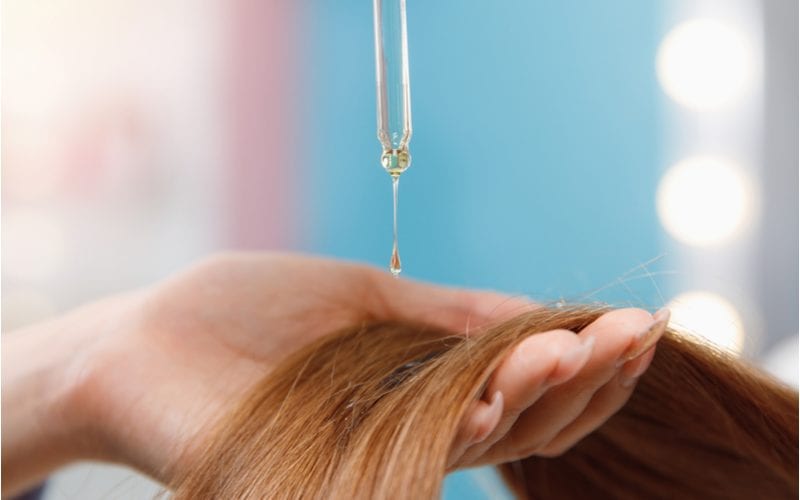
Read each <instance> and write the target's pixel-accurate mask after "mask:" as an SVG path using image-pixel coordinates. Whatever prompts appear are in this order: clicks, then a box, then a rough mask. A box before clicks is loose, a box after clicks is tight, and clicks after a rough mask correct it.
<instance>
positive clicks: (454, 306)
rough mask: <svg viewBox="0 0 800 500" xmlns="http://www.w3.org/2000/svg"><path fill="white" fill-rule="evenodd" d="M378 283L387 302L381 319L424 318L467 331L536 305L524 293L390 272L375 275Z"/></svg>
mask: <svg viewBox="0 0 800 500" xmlns="http://www.w3.org/2000/svg"><path fill="white" fill-rule="evenodd" d="M376 284H377V287H376V288H377V291H378V293H379V294H380V299H381V302H382V303H383V304H384V305H385V313H384V315H383V316H384V317H383V318H382V319H395V320H405V321H415V322H422V323H426V324H429V325H432V326H437V327H439V328H444V329H445V330H449V331H452V332H458V333H466V334H467V335H469V334H470V333H474V331H475V330H476V329H477V328H479V327H481V326H484V325H486V324H487V323H491V322H495V321H502V320H504V319H508V318H510V317H513V316H515V315H517V314H520V313H523V312H525V311H528V310H530V309H532V308H534V307H537V306H536V304H535V303H534V302H531V301H530V300H528V299H527V298H525V297H522V296H513V295H506V294H502V293H498V292H493V291H485V290H467V289H463V288H453V287H446V286H439V285H432V284H429V283H423V282H420V281H413V280H408V279H404V278H394V277H392V276H390V275H389V274H388V273H380V275H379V276H376Z"/></svg>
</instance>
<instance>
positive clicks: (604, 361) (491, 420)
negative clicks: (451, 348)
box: [449, 309, 669, 468]
mask: <svg viewBox="0 0 800 500" xmlns="http://www.w3.org/2000/svg"><path fill="white" fill-rule="evenodd" d="M668 321H669V311H668V310H666V309H662V310H660V311H658V312H657V313H655V314H654V315H652V316H651V315H650V314H649V313H647V312H646V311H643V310H641V309H620V310H615V311H611V312H609V313H607V314H604V315H603V316H601V317H600V318H599V319H597V320H596V321H595V322H594V323H592V324H591V325H589V326H588V327H586V328H584V329H583V330H582V331H581V332H580V334H579V335H575V334H574V333H573V332H569V331H564V330H556V331H551V332H545V333H538V334H535V335H532V336H530V337H528V338H527V339H525V340H523V341H522V342H521V343H520V344H519V345H517V346H516V347H515V348H514V349H513V350H512V351H511V352H510V353H509V354H508V356H507V357H506V358H505V360H504V361H503V362H502V363H501V364H500V366H499V367H498V368H497V370H496V371H495V372H494V373H493V374H492V378H491V380H490V382H489V384H488V386H487V388H486V391H485V394H484V397H483V399H482V400H480V401H476V402H475V403H474V404H473V406H472V408H471V409H470V411H469V412H468V413H467V415H466V416H465V418H464V420H463V421H462V423H461V427H460V429H459V434H458V437H457V439H456V442H455V443H454V444H453V447H452V449H451V453H450V461H449V463H450V467H451V468H455V467H465V466H474V465H480V464H500V463H504V462H510V461H513V460H517V459H520V458H525V457H529V456H532V455H539V456H543V457H553V456H558V455H560V454H562V453H564V452H565V451H567V450H568V449H570V448H571V447H572V446H573V445H575V444H576V443H577V442H578V441H580V440H581V439H582V438H583V437H584V436H586V435H587V434H589V433H591V432H592V431H594V430H595V429H597V428H598V427H600V426H601V425H602V424H603V423H604V422H605V421H606V420H608V419H609V418H610V417H611V416H612V415H613V414H614V413H616V412H617V410H619V409H620V408H622V406H623V405H624V404H625V402H626V401H627V400H628V398H629V397H630V395H631V393H632V392H633V389H634V387H635V385H636V380H637V379H638V378H639V377H640V376H641V375H642V374H644V372H645V371H646V370H647V368H648V366H649V365H650V362H651V361H652V359H653V356H654V354H655V346H656V343H657V342H658V340H659V338H660V337H661V336H662V335H663V333H664V331H665V329H666V326H667V322H668Z"/></svg>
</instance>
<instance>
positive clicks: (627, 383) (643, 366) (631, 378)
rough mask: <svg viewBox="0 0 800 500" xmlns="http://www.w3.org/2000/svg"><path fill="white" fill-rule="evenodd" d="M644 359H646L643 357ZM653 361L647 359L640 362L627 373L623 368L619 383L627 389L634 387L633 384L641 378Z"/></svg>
mask: <svg viewBox="0 0 800 500" xmlns="http://www.w3.org/2000/svg"><path fill="white" fill-rule="evenodd" d="M642 361H644V359H642ZM651 361H652V359H651V360H649V361H647V362H646V363H639V364H638V366H636V368H635V369H634V370H633V372H632V373H628V374H626V373H624V370H623V373H621V374H620V380H619V384H620V385H621V386H622V387H623V388H625V389H629V388H631V387H633V385H634V384H636V381H637V380H639V377H641V376H642V375H644V372H646V371H647V369H648V368H649V367H650V362H651Z"/></svg>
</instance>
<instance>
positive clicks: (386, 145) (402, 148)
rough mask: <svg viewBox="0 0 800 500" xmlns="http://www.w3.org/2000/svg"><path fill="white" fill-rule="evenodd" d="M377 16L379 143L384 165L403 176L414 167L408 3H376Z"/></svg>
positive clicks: (381, 0) (382, 0)
mask: <svg viewBox="0 0 800 500" xmlns="http://www.w3.org/2000/svg"><path fill="white" fill-rule="evenodd" d="M373 5H374V9H375V11H374V15H375V19H374V21H375V76H376V82H377V94H378V140H380V142H381V146H383V151H382V155H381V165H383V168H384V169H386V171H387V172H389V174H391V175H392V176H396V175H399V174H401V173H402V172H403V171H404V170H405V169H407V168H408V166H409V165H410V164H411V157H410V156H409V154H408V142H409V141H410V140H411V97H410V88H409V78H408V44H407V41H406V37H407V36H406V1H405V0H373Z"/></svg>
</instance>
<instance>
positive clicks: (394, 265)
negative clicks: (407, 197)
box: [389, 175, 402, 278]
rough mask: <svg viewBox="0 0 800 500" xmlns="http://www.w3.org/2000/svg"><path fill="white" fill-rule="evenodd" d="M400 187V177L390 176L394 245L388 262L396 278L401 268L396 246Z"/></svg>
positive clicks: (398, 251)
mask: <svg viewBox="0 0 800 500" xmlns="http://www.w3.org/2000/svg"><path fill="white" fill-rule="evenodd" d="M399 185H400V176H399V175H393V176H392V232H393V234H394V243H393V244H392V258H391V260H390V261H389V271H391V273H392V274H393V275H394V277H395V278H396V277H397V276H399V275H400V271H401V270H402V266H401V264H400V250H399V249H398V246H397V188H398V186H399Z"/></svg>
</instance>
